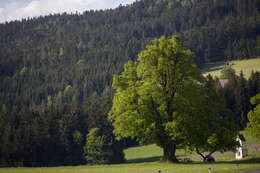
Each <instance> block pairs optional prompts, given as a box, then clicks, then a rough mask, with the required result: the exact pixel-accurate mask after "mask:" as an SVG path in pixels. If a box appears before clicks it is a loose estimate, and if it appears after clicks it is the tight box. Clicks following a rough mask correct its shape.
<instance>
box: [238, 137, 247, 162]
mask: <svg viewBox="0 0 260 173" xmlns="http://www.w3.org/2000/svg"><path fill="white" fill-rule="evenodd" d="M236 141H237V142H238V144H239V146H237V147H236V159H238V160H239V159H242V158H243V157H245V156H247V149H246V146H245V139H244V138H243V137H239V136H238V137H237V139H236Z"/></svg>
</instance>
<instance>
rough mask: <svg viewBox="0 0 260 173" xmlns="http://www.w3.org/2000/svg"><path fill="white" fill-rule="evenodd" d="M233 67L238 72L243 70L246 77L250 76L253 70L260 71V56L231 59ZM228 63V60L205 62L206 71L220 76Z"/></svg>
mask: <svg viewBox="0 0 260 173" xmlns="http://www.w3.org/2000/svg"><path fill="white" fill-rule="evenodd" d="M231 63H232V66H231V67H232V68H233V69H234V70H235V71H236V74H237V75H239V73H240V72H241V71H242V72H243V73H244V75H245V78H247V79H248V78H249V77H250V75H251V73H252V71H260V58H256V59H249V60H234V61H231ZM225 65H226V62H223V61H221V62H215V63H209V64H205V67H204V69H203V70H204V71H205V75H207V74H211V75H212V76H217V77H219V76H220V71H221V70H222V68H223V67H224V66H225Z"/></svg>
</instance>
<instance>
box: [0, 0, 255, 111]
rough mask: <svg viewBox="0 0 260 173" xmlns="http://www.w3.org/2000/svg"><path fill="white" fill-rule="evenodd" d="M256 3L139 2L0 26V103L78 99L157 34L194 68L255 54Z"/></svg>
mask: <svg viewBox="0 0 260 173" xmlns="http://www.w3.org/2000/svg"><path fill="white" fill-rule="evenodd" d="M259 7H260V2H259V0H250V1H249V0H248V1H246V0H218V1H216V0H206V1H205V0H182V1H179V0H178V1H177V0H141V1H138V2H135V3H133V4H132V5H128V6H125V7H124V6H120V7H118V8H116V9H113V10H101V11H86V12H84V13H83V14H82V15H80V14H57V15H50V16H47V17H39V18H34V19H24V20H22V21H13V22H9V23H5V24H0V45H1V46H0V80H1V85H0V105H2V104H5V105H6V106H8V107H12V106H17V107H19V108H22V107H23V106H32V105H46V104H47V102H48V100H49V101H52V102H59V103H61V104H64V103H71V102H74V103H78V104H82V103H83V102H84V98H86V97H88V96H89V95H90V94H91V93H92V92H97V93H102V91H103V90H104V88H105V87H106V86H110V85H111V81H112V76H113V74H117V73H119V72H121V71H122V69H123V64H124V63H125V62H126V61H128V60H134V59H136V56H137V53H138V52H140V50H143V49H144V48H145V45H147V43H149V42H150V40H151V39H153V38H155V37H159V36H161V35H165V36H171V35H172V34H175V33H177V34H178V35H180V36H181V37H182V39H183V40H184V41H185V43H186V44H187V45H188V46H189V47H190V48H191V49H192V50H193V51H194V52H195V53H196V55H197V56H196V62H197V64H198V65H199V66H201V67H202V66H203V64H204V63H205V62H212V61H216V60H226V59H233V58H234V59H245V58H252V57H257V56H259V55H260V49H259V47H260V34H259V33H260V14H259V10H260V9H259Z"/></svg>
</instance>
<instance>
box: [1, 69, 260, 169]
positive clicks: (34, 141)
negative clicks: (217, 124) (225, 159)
mask: <svg viewBox="0 0 260 173" xmlns="http://www.w3.org/2000/svg"><path fill="white" fill-rule="evenodd" d="M226 79H227V80H228V82H227V83H226V84H225V85H224V86H223V85H221V84H220V83H221V82H220V80H222V79H218V78H217V79H216V84H217V85H218V87H217V88H218V89H219V92H220V93H222V95H223V96H224V98H225V103H226V106H227V107H228V108H229V109H230V110H232V112H233V113H234V114H235V116H236V122H237V124H239V125H240V128H241V129H243V128H245V126H246V123H247V113H248V111H249V110H250V109H252V105H251V104H250V102H249V99H250V97H252V96H254V95H256V94H257V93H260V72H252V74H251V76H250V78H249V79H245V78H244V76H243V73H240V75H239V76H238V75H235V73H230V74H229V75H228V77H227V78H226ZM112 96H113V94H112V91H111V90H109V89H106V90H105V91H104V92H103V93H102V94H101V95H98V94H97V93H93V94H91V95H90V96H89V97H88V98H86V100H87V101H86V102H85V103H83V104H81V105H77V104H73V103H71V104H65V105H59V104H56V103H49V105H48V106H46V107H37V109H36V108H27V107H25V108H22V109H18V108H16V107H13V108H11V109H10V108H7V107H6V106H3V107H2V108H1V111H0V166H55V165H79V164H86V163H87V164H108V163H109V164H111V163H122V162H124V155H123V152H122V151H123V148H125V147H126V146H129V145H130V146H131V145H133V144H135V141H133V140H129V139H125V140H123V141H116V140H115V138H114V135H113V133H112V131H113V128H112V126H111V124H110V122H108V120H107V113H108V111H109V110H110V109H111V101H112Z"/></svg>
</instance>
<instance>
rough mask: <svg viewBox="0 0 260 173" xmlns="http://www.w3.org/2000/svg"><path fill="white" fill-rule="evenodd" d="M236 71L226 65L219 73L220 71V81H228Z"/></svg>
mask: <svg viewBox="0 0 260 173" xmlns="http://www.w3.org/2000/svg"><path fill="white" fill-rule="evenodd" d="M235 74H236V71H235V70H234V69H233V68H232V67H231V66H229V65H226V66H225V67H224V68H223V69H222V70H221V71H220V76H219V78H220V79H230V78H231V77H232V75H235Z"/></svg>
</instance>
